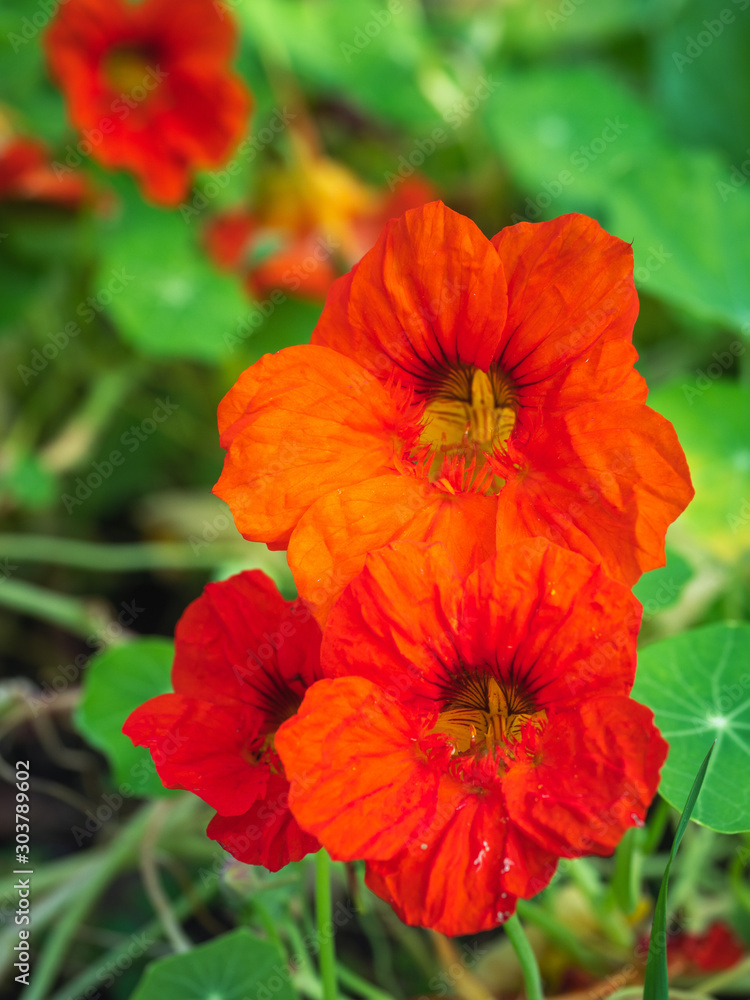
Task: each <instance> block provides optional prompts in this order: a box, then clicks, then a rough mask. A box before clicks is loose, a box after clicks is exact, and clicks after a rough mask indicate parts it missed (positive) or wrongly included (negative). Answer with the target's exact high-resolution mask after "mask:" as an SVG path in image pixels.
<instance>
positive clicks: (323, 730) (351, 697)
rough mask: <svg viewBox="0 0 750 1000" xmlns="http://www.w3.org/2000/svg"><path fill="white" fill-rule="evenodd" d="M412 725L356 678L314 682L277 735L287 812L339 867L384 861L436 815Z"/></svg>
mask: <svg viewBox="0 0 750 1000" xmlns="http://www.w3.org/2000/svg"><path fill="white" fill-rule="evenodd" d="M418 728H419V724H418V722H417V723H415V721H414V719H412V718H411V717H410V716H408V715H406V714H405V712H404V710H403V708H402V706H401V705H400V704H399V702H398V701H397V700H395V699H393V698H391V697H389V696H388V695H386V694H384V693H383V692H382V691H381V690H380V689H379V687H378V686H377V685H375V684H372V683H371V682H370V681H368V680H365V679H364V678H362V677H344V678H341V679H339V680H322V681H318V682H317V684H314V685H313V686H312V687H311V688H309V690H308V692H307V694H306V695H305V700H304V701H303V703H302V706H301V707H300V709H299V711H298V713H297V714H296V715H295V716H294V718H292V719H289V720H288V721H287V722H285V723H284V725H283V726H281V728H280V729H279V731H278V733H277V734H276V749H277V750H278V752H279V756H280V757H281V759H282V761H283V763H284V770H285V772H286V775H287V777H288V778H289V781H290V783H291V794H290V800H289V801H290V806H291V809H292V811H293V813H294V815H295V816H296V817H297V819H298V821H299V822H300V824H301V825H302V827H303V828H304V829H305V830H308V831H310V832H311V833H313V834H315V835H316V836H317V837H318V838H319V839H320V841H321V843H323V845H324V846H325V847H326V848H327V849H328V850H329V851H330V853H331V855H332V856H333V857H335V858H337V859H339V860H344V861H353V860H355V859H356V858H362V857H367V858H381V859H387V858H390V857H392V856H393V855H395V854H397V853H398V852H399V851H400V850H401V849H402V847H403V845H404V842H405V840H406V839H408V838H409V837H410V836H411V835H412V833H413V832H414V831H415V830H416V829H418V828H419V827H420V826H422V825H424V824H425V823H429V822H430V821H431V819H432V816H433V814H434V810H435V799H436V795H437V785H438V781H439V778H440V774H439V771H437V770H436V769H435V768H434V767H432V766H431V765H430V763H429V762H428V761H427V759H426V758H425V757H424V755H423V754H422V753H421V752H420V751H419V749H418V747H417V744H416V737H417V736H418V735H420V734H419V732H418V731H417V730H418Z"/></svg>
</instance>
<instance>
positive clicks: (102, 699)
mask: <svg viewBox="0 0 750 1000" xmlns="http://www.w3.org/2000/svg"><path fill="white" fill-rule="evenodd" d="M173 657H174V648H173V645H172V643H171V642H170V641H169V640H167V639H156V638H154V639H139V640H137V641H135V642H129V643H128V644H127V645H124V646H115V647H113V648H111V649H106V650H104V652H102V653H99V654H98V655H97V656H94V657H92V659H91V661H90V662H89V665H88V667H87V669H86V672H85V675H84V683H83V699H82V701H81V704H80V706H79V708H78V711H77V713H76V725H77V726H78V729H79V730H80V732H81V733H82V734H83V735H84V736H85V737H86V739H87V740H88V741H89V742H90V743H91V744H92V745H93V746H95V747H96V748H97V749H98V750H101V751H102V753H104V754H106V756H107V758H108V760H109V762H110V764H111V766H112V772H113V775H114V779H115V781H116V782H117V783H118V784H119V785H121V786H122V785H127V786H128V788H129V789H131V790H130V791H128V790H127V789H126V793H127V794H129V795H136V796H139V797H140V796H149V795H150V796H153V795H169V794H171V793H170V792H168V791H167V790H166V789H165V788H164V786H163V785H162V783H161V781H160V780H159V777H158V775H157V773H156V769H155V768H154V764H153V761H152V759H151V754H150V753H149V752H148V750H146V748H145V747H135V746H133V744H132V743H131V741H130V740H129V739H128V737H127V736H125V734H124V733H123V732H122V727H123V724H124V722H125V720H126V719H127V717H128V716H129V715H130V713H131V712H132V711H133V710H134V709H136V708H137V707H138V706H139V705H142V704H143V702H144V701H148V699H149V698H155V697H156V695H159V694H166V693H167V692H168V691H171V690H172V684H171V679H170V675H171V671H172V659H173Z"/></svg>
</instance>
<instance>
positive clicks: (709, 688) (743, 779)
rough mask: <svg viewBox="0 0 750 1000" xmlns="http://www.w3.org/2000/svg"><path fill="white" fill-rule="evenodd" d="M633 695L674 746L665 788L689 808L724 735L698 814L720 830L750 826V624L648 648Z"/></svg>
mask: <svg viewBox="0 0 750 1000" xmlns="http://www.w3.org/2000/svg"><path fill="white" fill-rule="evenodd" d="M633 697H634V698H636V699H637V700H638V701H641V702H643V703H644V704H645V705H648V706H649V708H650V709H652V711H653V713H654V715H655V716H656V724H657V726H658V727H659V729H660V730H661V733H662V736H663V737H664V739H665V740H667V742H668V743H669V756H668V757H667V762H666V763H665V765H664V768H663V771H662V778H661V786H660V788H659V792H660V793H661V794H662V795H663V796H664V798H665V799H666V800H667V802H669V803H670V804H671V805H673V806H675V807H676V808H677V809H681V808H682V806H683V805H684V803H685V800H686V798H687V796H688V794H689V792H690V789H691V787H692V783H693V780H694V778H695V775H696V772H697V770H698V768H699V767H700V763H701V761H702V760H703V758H704V757H705V755H706V751H707V749H708V747H709V746H710V745H711V742H712V741H713V740H714V739H716V741H717V743H716V749H715V751H714V754H713V757H712V758H711V762H710V764H709V767H708V771H707V773H706V780H705V783H704V786H703V790H702V792H701V795H700V798H699V799H698V803H697V805H696V807H695V812H694V813H693V819H694V820H696V821H697V822H698V823H701V824H703V826H708V827H710V828H711V829H712V830H718V831H719V832H720V833H740V832H743V831H745V830H750V786H748V781H747V775H748V773H749V772H750V625H746V624H733V623H731V622H730V623H726V624H724V623H720V624H717V625H707V626H705V627H704V628H700V629H695V630H693V631H690V632H683V633H682V634H681V635H677V636H673V637H672V638H670V639H665V640H663V641H662V642H657V643H654V644H653V645H652V646H648V647H647V648H646V649H644V650H643V651H642V652H641V653H640V655H639V657H638V674H637V677H636V681H635V686H634V687H633Z"/></svg>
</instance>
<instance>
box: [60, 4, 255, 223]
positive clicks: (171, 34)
mask: <svg viewBox="0 0 750 1000" xmlns="http://www.w3.org/2000/svg"><path fill="white" fill-rule="evenodd" d="M235 36H236V32H235V27H234V23H233V22H232V20H231V18H230V17H229V16H228V15H227V13H226V11H224V10H223V9H221V10H220V9H219V8H218V6H217V5H216V4H214V3H212V0H143V2H142V3H129V2H127V0H68V2H67V3H66V4H65V5H60V8H59V10H58V12H57V14H56V15H55V18H54V20H53V22H52V25H51V27H50V28H49V30H48V31H47V33H46V35H45V38H44V43H45V48H46V51H47V57H48V60H49V65H50V68H51V71H52V74H53V76H54V77H55V79H56V80H57V82H58V84H59V85H60V87H61V88H62V90H63V91H64V93H65V96H66V98H67V101H68V108H69V112H70V117H71V120H72V122H73V124H74V125H75V127H76V128H77V129H79V130H80V132H81V135H82V138H81V141H80V142H79V143H78V149H79V151H80V152H81V153H83V154H85V155H89V154H90V155H92V156H93V157H94V158H95V159H97V160H98V161H99V162H100V163H102V164H103V165H104V166H106V167H109V168H118V167H121V168H124V169H127V170H130V171H132V172H133V173H134V174H135V176H136V177H137V179H138V181H139V182H140V184H141V186H142V188H143V191H144V194H145V195H146V197H148V198H150V199H152V200H153V201H155V202H159V203H161V204H165V205H175V204H177V203H178V202H179V201H180V200H181V199H182V198H183V197H184V195H185V194H186V192H187V190H188V188H189V184H190V174H191V173H192V171H193V170H195V169H196V168H205V167H215V166H218V165H220V164H221V163H223V162H224V160H226V159H227V157H228V156H229V154H230V153H231V152H232V149H233V148H234V146H235V145H236V143H237V142H238V140H239V139H240V137H241V136H242V134H243V132H244V131H245V128H246V124H247V116H248V113H249V111H250V107H251V98H250V94H249V92H248V90H247V88H246V86H245V85H244V83H243V82H242V80H241V79H240V77H238V76H237V75H236V74H234V73H233V72H232V71H231V69H230V59H231V57H232V53H233V50H234V47H235V41H236V37H235Z"/></svg>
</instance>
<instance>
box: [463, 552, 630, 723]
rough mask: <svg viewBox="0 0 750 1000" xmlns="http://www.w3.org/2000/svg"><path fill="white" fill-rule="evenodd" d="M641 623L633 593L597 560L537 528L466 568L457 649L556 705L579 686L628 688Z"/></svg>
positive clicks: (541, 701)
mask: <svg viewBox="0 0 750 1000" xmlns="http://www.w3.org/2000/svg"><path fill="white" fill-rule="evenodd" d="M640 623H641V606H640V604H639V603H638V601H637V600H636V599H635V597H633V595H632V593H631V592H630V590H629V589H628V588H627V587H625V586H624V585H623V584H621V583H618V582H616V581H615V580H612V579H611V578H610V577H608V576H607V575H606V574H605V572H604V571H603V569H602V568H601V566H600V565H599V564H597V563H592V562H590V561H589V560H588V559H584V558H583V557H582V556H579V555H577V554H575V553H573V552H570V551H568V550H566V549H562V548H560V547H559V546H557V545H552V544H551V543H550V542H548V541H546V540H545V539H541V538H535V539H529V540H528V541H525V542H519V543H517V544H515V545H510V546H504V547H502V548H499V549H498V551H497V554H496V555H495V556H494V557H493V558H492V559H489V560H487V561H486V562H484V563H482V565H481V566H480V567H479V568H478V569H477V570H475V571H474V573H472V574H471V576H470V577H469V578H468V580H467V581H466V585H465V588H464V592H463V595H462V598H461V602H460V607H459V617H458V629H457V639H456V651H457V656H458V659H459V660H460V661H461V662H463V663H467V664H480V663H495V664H497V666H498V668H499V670H500V671H501V672H502V673H503V674H504V675H505V676H506V677H507V678H509V679H510V678H512V677H515V678H523V682H524V685H525V687H524V690H525V691H526V693H529V694H531V695H532V696H533V697H534V699H535V700H536V701H537V703H538V704H537V707H538V708H539V707H547V706H548V705H553V706H554V707H555V708H557V709H559V708H561V707H562V706H564V705H566V704H568V703H572V704H573V705H577V704H578V702H579V700H580V697H581V691H582V690H585V691H586V696H587V697H590V696H591V695H593V694H595V693H596V694H623V695H626V694H628V693H629V692H630V689H631V687H632V686H633V680H634V678H635V665H636V638H637V636H638V629H639V627H640ZM500 637H501V638H500Z"/></svg>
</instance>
